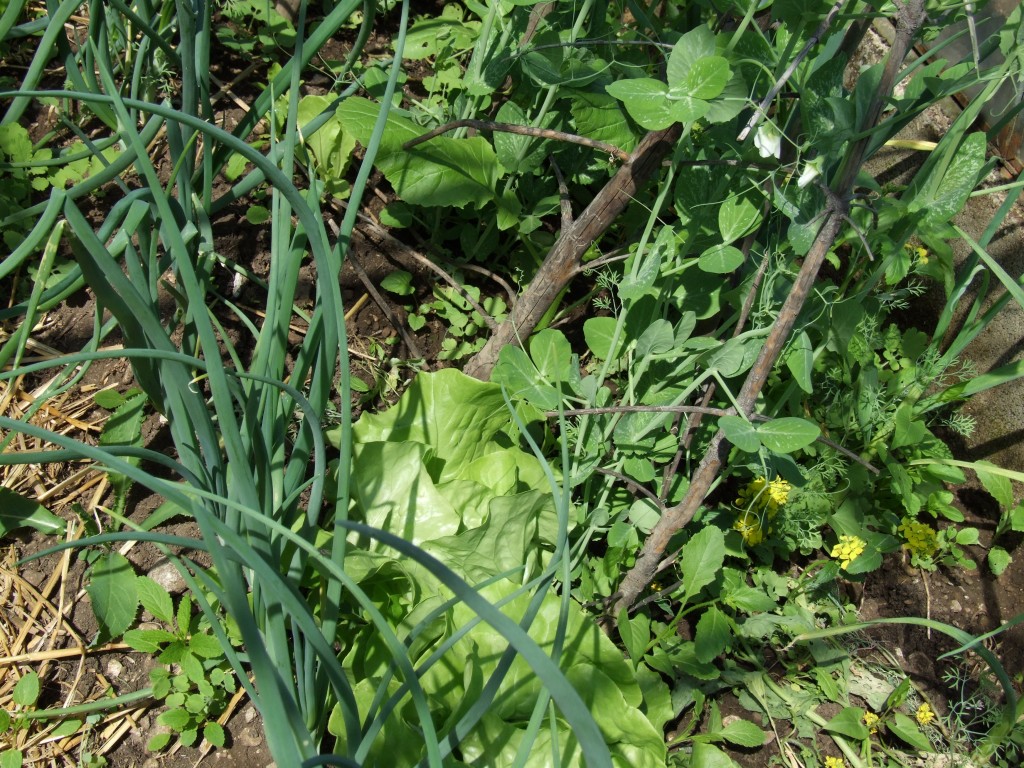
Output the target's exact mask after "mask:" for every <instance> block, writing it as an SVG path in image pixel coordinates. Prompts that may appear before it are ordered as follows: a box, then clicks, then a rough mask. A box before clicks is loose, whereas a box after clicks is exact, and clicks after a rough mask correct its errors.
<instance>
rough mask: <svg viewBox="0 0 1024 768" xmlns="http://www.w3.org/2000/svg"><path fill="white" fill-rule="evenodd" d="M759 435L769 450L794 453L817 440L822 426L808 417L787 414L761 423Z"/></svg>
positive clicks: (758, 430) (758, 428) (758, 429)
mask: <svg viewBox="0 0 1024 768" xmlns="http://www.w3.org/2000/svg"><path fill="white" fill-rule="evenodd" d="M757 436H758V437H759V438H760V440H761V443H762V444H763V445H764V447H765V448H767V449H768V450H769V451H774V452H775V453H792V452H793V451H798V450H800V449H801V448H805V447H806V446H808V445H810V444H811V443H813V442H814V441H815V440H817V439H818V437H820V436H821V428H820V427H818V425H817V424H813V423H811V422H810V421H807V420H806V419H798V418H796V417H793V416H785V417H783V418H781V419H772V420H771V421H769V422H766V423H764V424H759V425H758V427H757Z"/></svg>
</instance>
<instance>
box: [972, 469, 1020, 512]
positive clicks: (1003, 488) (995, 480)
mask: <svg viewBox="0 0 1024 768" xmlns="http://www.w3.org/2000/svg"><path fill="white" fill-rule="evenodd" d="M973 467H974V472H975V474H977V475H978V480H979V481H980V482H981V484H982V485H983V486H984V487H985V490H986V491H988V492H989V494H990V495H991V496H992V498H994V499H995V500H996V501H997V502H999V508H1000V509H1003V510H1007V509H1010V508H1011V507H1012V506H1013V483H1011V482H1010V478H1008V477H1007V476H1006V475H1003V474H1001V473H999V472H998V471H997V472H993V471H991V470H993V469H996V470H998V467H996V466H995V464H992V463H991V462H988V461H976V462H974V465H973Z"/></svg>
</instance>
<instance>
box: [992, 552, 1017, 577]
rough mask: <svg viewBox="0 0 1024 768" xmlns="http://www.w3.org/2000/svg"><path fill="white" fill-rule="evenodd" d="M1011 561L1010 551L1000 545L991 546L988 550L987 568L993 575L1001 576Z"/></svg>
mask: <svg viewBox="0 0 1024 768" xmlns="http://www.w3.org/2000/svg"><path fill="white" fill-rule="evenodd" d="M1012 562H1013V558H1012V557H1010V553H1009V552H1007V551H1006V550H1005V549H1003V548H1002V547H992V549H990V550H989V551H988V569H989V570H990V571H992V575H994V576H1001V575H1002V574H1003V572H1004V571H1005V570H1006V569H1007V568H1009V567H1010V563H1012Z"/></svg>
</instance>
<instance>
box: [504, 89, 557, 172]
mask: <svg viewBox="0 0 1024 768" xmlns="http://www.w3.org/2000/svg"><path fill="white" fill-rule="evenodd" d="M495 118H496V120H497V121H498V122H499V123H508V124H509V125H529V124H530V122H529V120H528V119H527V117H526V113H525V112H523V110H522V108H521V107H520V106H519V105H518V104H516V103H515V102H514V101H506V102H505V103H504V104H502V105H501V109H499V110H498V114H497V115H496V116H495ZM539 127H546V126H539ZM493 141H494V150H495V152H496V153H497V157H498V162H499V163H501V165H502V167H503V168H505V169H507V170H509V171H515V172H516V173H518V174H526V173H529V172H531V171H533V170H535V169H536V168H539V167H540V166H541V165H542V164H543V163H544V158H545V157H546V156H547V154H548V152H549V150H548V149H547V142H542V141H538V140H537V139H535V138H533V137H531V136H521V135H519V134H517V133H508V132H506V131H495V132H494V138H493ZM531 147H532V151H531Z"/></svg>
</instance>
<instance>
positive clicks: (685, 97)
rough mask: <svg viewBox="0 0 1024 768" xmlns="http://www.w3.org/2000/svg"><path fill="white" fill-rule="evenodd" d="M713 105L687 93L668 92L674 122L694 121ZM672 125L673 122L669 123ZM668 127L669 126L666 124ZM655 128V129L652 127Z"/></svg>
mask: <svg viewBox="0 0 1024 768" xmlns="http://www.w3.org/2000/svg"><path fill="white" fill-rule="evenodd" d="M710 108H711V105H710V104H708V102H706V101H703V100H702V99H695V98H694V97H693V96H690V95H689V94H686V93H678V92H674V91H669V92H668V109H669V115H670V116H671V118H672V122H673V123H687V124H689V123H692V122H695V121H697V120H700V119H701V118H702V117H704V115H706V114H707V113H708V110H709V109H710ZM669 125H671V123H669ZM666 127H667V126H666ZM651 130H655V129H653V128H652V129H651Z"/></svg>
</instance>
